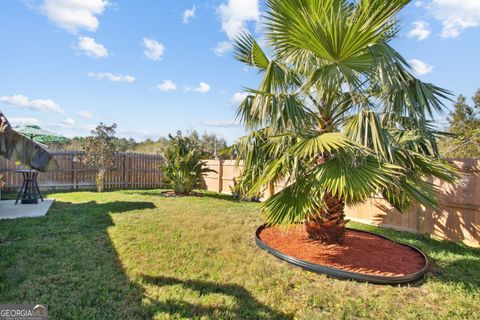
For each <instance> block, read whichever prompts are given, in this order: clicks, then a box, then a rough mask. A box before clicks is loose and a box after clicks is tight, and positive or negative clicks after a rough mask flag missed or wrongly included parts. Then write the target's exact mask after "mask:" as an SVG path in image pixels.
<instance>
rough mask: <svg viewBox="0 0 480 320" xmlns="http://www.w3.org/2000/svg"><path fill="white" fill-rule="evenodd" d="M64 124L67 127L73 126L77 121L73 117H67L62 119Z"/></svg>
mask: <svg viewBox="0 0 480 320" xmlns="http://www.w3.org/2000/svg"><path fill="white" fill-rule="evenodd" d="M62 124H64V125H65V126H66V127H73V126H75V124H76V122H75V120H73V119H72V118H66V119H64V120H63V121H62Z"/></svg>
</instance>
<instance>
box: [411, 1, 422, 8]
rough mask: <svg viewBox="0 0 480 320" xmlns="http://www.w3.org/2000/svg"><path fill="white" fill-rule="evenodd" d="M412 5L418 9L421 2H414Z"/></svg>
mask: <svg viewBox="0 0 480 320" xmlns="http://www.w3.org/2000/svg"><path fill="white" fill-rule="evenodd" d="M413 5H414V6H415V7H417V8H420V7H422V6H423V1H415V2H414V4H413Z"/></svg>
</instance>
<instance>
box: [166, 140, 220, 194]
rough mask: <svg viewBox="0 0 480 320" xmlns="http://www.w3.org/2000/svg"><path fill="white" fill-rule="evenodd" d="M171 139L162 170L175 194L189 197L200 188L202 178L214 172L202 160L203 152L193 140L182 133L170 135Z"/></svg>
mask: <svg viewBox="0 0 480 320" xmlns="http://www.w3.org/2000/svg"><path fill="white" fill-rule="evenodd" d="M169 138H170V142H169V144H168V146H167V147H166V148H165V150H164V154H163V157H164V162H163V163H162V164H161V165H160V168H161V169H162V170H163V174H164V177H165V181H166V183H167V184H168V185H169V186H170V187H171V188H173V191H174V192H175V194H179V195H189V194H191V193H192V191H193V189H194V188H195V187H197V186H198V184H199V183H200V181H201V179H202V176H203V175H204V174H205V173H206V172H211V171H213V170H211V169H208V168H206V166H205V162H204V161H202V160H201V154H202V153H201V150H200V148H199V147H198V145H197V143H196V142H195V141H194V140H193V139H191V138H189V137H184V136H182V133H181V132H180V131H178V132H177V135H176V136H172V135H169Z"/></svg>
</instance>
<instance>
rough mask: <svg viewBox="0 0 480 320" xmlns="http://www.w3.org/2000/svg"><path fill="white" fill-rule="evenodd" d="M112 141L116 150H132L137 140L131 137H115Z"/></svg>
mask: <svg viewBox="0 0 480 320" xmlns="http://www.w3.org/2000/svg"><path fill="white" fill-rule="evenodd" d="M113 143H114V144H115V147H116V148H117V150H118V152H127V151H132V150H133V149H134V148H135V146H136V145H137V142H136V141H135V139H133V138H130V139H126V138H115V139H114V140H113Z"/></svg>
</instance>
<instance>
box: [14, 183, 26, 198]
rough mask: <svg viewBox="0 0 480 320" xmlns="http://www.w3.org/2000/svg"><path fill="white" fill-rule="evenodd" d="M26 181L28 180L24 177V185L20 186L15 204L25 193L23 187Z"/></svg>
mask: <svg viewBox="0 0 480 320" xmlns="http://www.w3.org/2000/svg"><path fill="white" fill-rule="evenodd" d="M25 183H26V181H25V179H23V182H22V187H21V188H20V191H19V192H18V194H17V200H15V204H17V203H18V200H19V199H20V197H21V196H22V194H23V188H24V187H25Z"/></svg>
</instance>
